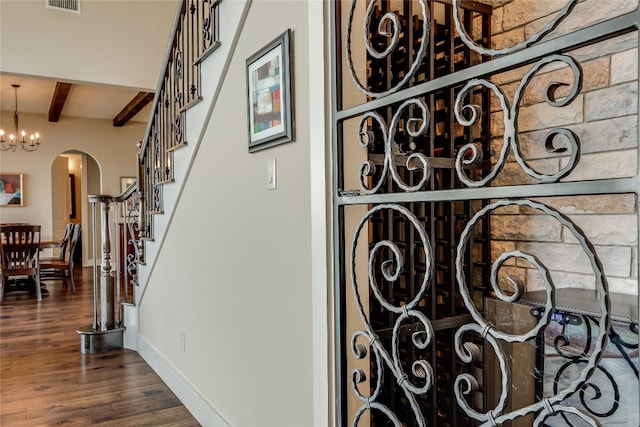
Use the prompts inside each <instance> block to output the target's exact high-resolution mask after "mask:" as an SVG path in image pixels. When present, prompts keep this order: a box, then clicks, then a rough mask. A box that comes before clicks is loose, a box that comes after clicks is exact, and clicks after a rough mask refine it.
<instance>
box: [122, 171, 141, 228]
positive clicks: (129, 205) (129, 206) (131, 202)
mask: <svg viewBox="0 0 640 427" xmlns="http://www.w3.org/2000/svg"><path fill="white" fill-rule="evenodd" d="M134 182H136V179H135V178H134V177H132V176H121V177H120V193H123V192H124V191H125V190H126V189H127V188H129V186H131V184H133V183H134ZM137 200H138V193H133V195H132V196H131V197H129V198H128V199H127V200H125V201H124V202H123V203H121V204H120V217H121V218H125V217H126V216H127V215H129V211H131V210H134V209H135V208H136V202H137Z"/></svg>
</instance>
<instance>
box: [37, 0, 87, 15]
mask: <svg viewBox="0 0 640 427" xmlns="http://www.w3.org/2000/svg"><path fill="white" fill-rule="evenodd" d="M44 1H45V4H46V5H47V7H48V8H50V9H57V10H64V11H66V12H74V13H80V0H44Z"/></svg>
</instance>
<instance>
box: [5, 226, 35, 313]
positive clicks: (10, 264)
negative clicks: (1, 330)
mask: <svg viewBox="0 0 640 427" xmlns="http://www.w3.org/2000/svg"><path fill="white" fill-rule="evenodd" d="M39 257H40V226H39V225H3V226H0V287H1V289H0V304H1V303H2V300H3V299H4V294H5V292H6V291H7V287H8V286H9V280H10V279H13V280H19V279H20V278H25V277H26V278H27V279H33V280H34V281H35V287H36V297H37V300H38V301H42V294H41V291H40V265H39V261H40V258H39Z"/></svg>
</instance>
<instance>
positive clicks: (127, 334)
mask: <svg viewBox="0 0 640 427" xmlns="http://www.w3.org/2000/svg"><path fill="white" fill-rule="evenodd" d="M121 306H122V324H123V325H124V326H125V328H126V329H125V330H124V348H126V349H128V350H135V351H138V308H137V307H136V306H135V305H133V304H129V303H121Z"/></svg>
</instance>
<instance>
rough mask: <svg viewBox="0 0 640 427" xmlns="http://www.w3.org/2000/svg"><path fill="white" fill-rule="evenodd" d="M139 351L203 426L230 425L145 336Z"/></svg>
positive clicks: (227, 426) (139, 344)
mask: <svg viewBox="0 0 640 427" xmlns="http://www.w3.org/2000/svg"><path fill="white" fill-rule="evenodd" d="M137 343H138V353H139V354H140V356H142V358H143V359H144V360H145V361H146V362H147V363H148V364H149V366H151V368H152V369H153V370H154V371H155V372H156V374H158V376H159V377H160V378H161V379H162V381H164V382H165V384H167V386H168V387H169V388H170V389H171V391H172V392H173V393H174V394H175V395H176V396H177V397H178V399H180V401H181V402H182V404H183V405H184V406H185V407H186V408H187V410H188V411H189V412H191V414H192V415H193V416H194V417H195V419H196V420H198V422H199V423H200V424H201V425H203V426H207V427H209V426H211V427H218V426H220V427H229V426H231V423H229V422H228V421H226V420H225V419H224V418H223V417H222V415H220V413H218V411H216V409H215V408H213V407H212V406H211V405H210V404H209V402H207V400H206V399H205V398H204V397H202V395H201V394H200V393H199V392H198V390H196V389H195V388H194V387H193V385H192V384H190V383H189V382H188V381H187V380H186V379H185V378H184V377H183V376H182V375H181V374H180V372H178V371H177V370H176V369H175V367H174V366H173V365H172V364H171V363H170V362H169V361H168V360H167V359H165V358H164V357H163V356H162V354H160V353H159V352H158V350H157V349H156V348H155V347H153V345H151V344H150V343H149V342H147V340H146V339H145V338H144V337H141V336H138V339H137Z"/></svg>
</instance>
